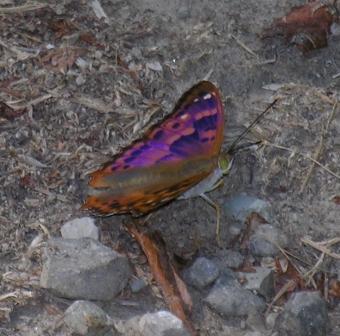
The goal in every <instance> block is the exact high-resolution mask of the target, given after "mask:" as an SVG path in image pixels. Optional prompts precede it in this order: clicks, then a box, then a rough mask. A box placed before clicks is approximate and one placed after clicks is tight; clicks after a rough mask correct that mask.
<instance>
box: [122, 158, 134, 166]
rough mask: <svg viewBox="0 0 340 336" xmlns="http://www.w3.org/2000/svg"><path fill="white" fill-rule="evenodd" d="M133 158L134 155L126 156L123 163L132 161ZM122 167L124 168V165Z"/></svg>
mask: <svg viewBox="0 0 340 336" xmlns="http://www.w3.org/2000/svg"><path fill="white" fill-rule="evenodd" d="M134 159H135V157H133V156H129V157H127V158H125V159H124V162H125V163H129V162H131V161H133V160H134ZM124 168H125V167H124Z"/></svg>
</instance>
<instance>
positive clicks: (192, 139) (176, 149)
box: [170, 130, 200, 156]
mask: <svg viewBox="0 0 340 336" xmlns="http://www.w3.org/2000/svg"><path fill="white" fill-rule="evenodd" d="M199 141H200V137H199V133H198V132H197V130H195V132H193V133H192V134H189V135H185V136H181V137H180V138H179V139H178V140H176V141H174V142H173V143H172V144H171V145H170V152H172V153H175V154H177V155H180V156H186V155H187V152H188V146H197V144H199Z"/></svg>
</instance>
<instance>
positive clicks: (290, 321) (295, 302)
mask: <svg viewBox="0 0 340 336" xmlns="http://www.w3.org/2000/svg"><path fill="white" fill-rule="evenodd" d="M328 325H329V320H328V315H327V306H326V302H325V301H324V300H323V299H322V298H321V296H320V294H319V293H318V292H307V291H305V292H299V293H295V294H293V295H292V296H291V297H290V299H289V300H288V301H287V303H286V304H285V307H284V311H283V312H282V313H281V314H280V315H279V316H278V318H277V319H276V321H275V327H274V330H275V331H276V332H277V334H278V336H295V335H299V336H326V335H328V333H327V332H328Z"/></svg>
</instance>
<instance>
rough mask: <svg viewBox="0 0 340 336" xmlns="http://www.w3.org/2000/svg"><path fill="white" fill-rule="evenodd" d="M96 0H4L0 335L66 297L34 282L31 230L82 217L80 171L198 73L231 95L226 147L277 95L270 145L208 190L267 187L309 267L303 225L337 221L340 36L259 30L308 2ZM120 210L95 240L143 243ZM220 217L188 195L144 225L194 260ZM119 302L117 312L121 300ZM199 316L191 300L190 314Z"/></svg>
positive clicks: (266, 126) (267, 124)
mask: <svg viewBox="0 0 340 336" xmlns="http://www.w3.org/2000/svg"><path fill="white" fill-rule="evenodd" d="M100 3H101V5H102V8H103V9H104V12H105V13H106V15H107V17H106V18H102V19H101V20H99V19H98V17H97V16H96V14H95V12H94V9H93V6H91V5H90V2H88V1H72V0H67V1H66V0H65V1H49V2H48V4H49V5H46V3H44V2H40V3H32V2H30V4H31V6H33V7H31V8H29V7H28V6H27V3H25V2H22V1H15V0H6V1H4V2H2V4H1V5H3V6H4V5H6V7H8V8H15V9H13V10H7V11H4V10H2V9H0V101H1V102H2V103H6V104H7V107H4V106H2V107H1V108H0V111H2V112H1V114H0V183H1V189H0V272H1V273H2V281H1V284H0V293H1V294H2V295H6V298H3V297H2V300H1V301H0V304H1V305H0V321H1V322H0V324H2V325H3V327H1V328H3V329H0V334H1V332H2V330H3V332H4V335H10V330H13V329H12V328H17V330H18V331H17V332H18V333H16V334H17V335H18V334H19V332H20V333H21V334H25V335H30V334H32V335H33V334H34V330H33V329H34V328H39V330H40V331H41V334H44V333H45V332H47V331H46V330H48V329H49V326H50V324H51V323H57V322H56V317H58V316H60V314H61V313H62V311H63V309H65V307H67V305H68V303H67V302H64V300H60V299H57V298H54V297H53V296H48V294H46V293H41V291H40V289H39V275H40V273H39V272H40V269H41V265H40V255H39V253H31V252H30V251H31V250H30V248H29V247H30V246H31V247H32V244H31V243H32V240H33V239H34V238H36V237H37V236H39V234H45V235H46V233H47V231H48V232H49V234H50V235H59V229H60V226H61V225H62V224H63V223H64V222H65V221H67V220H69V219H72V218H74V217H77V216H81V215H84V213H82V212H81V211H80V210H79V208H80V206H81V204H82V201H83V198H84V195H85V194H86V182H87V174H88V173H89V172H91V171H93V170H94V169H95V168H97V167H99V166H100V164H102V163H103V162H105V161H107V160H108V159H109V158H110V157H112V155H113V154H114V153H117V152H118V151H119V149H120V148H122V146H124V145H127V144H129V143H130V142H131V141H132V140H133V139H136V138H138V137H139V136H141V135H142V134H143V132H144V131H145V130H146V129H147V128H148V127H149V126H150V125H151V124H153V123H154V122H156V121H158V120H160V119H161V118H162V117H163V116H164V115H166V114H168V113H169V112H170V111H171V110H172V108H173V106H174V105H175V102H176V100H177V99H178V98H179V97H180V96H181V94H182V93H183V92H184V91H186V90H187V89H189V88H190V87H191V86H192V85H194V84H195V83H197V82H198V81H200V80H202V79H204V78H207V77H209V80H211V81H212V82H214V83H216V85H217V86H218V87H219V88H220V90H221V93H222V97H223V101H224V107H225V114H226V119H227V121H226V124H225V144H224V148H227V147H228V144H230V142H231V141H232V140H233V139H235V137H236V136H237V135H238V134H239V133H240V132H241V131H242V130H243V127H244V126H245V125H248V124H249V123H250V122H251V121H252V120H254V119H255V118H256V116H257V115H259V114H260V113H261V111H263V110H264V109H265V108H266V106H267V105H268V104H269V103H270V102H272V101H273V100H274V99H275V98H280V99H279V101H278V102H277V104H276V106H275V107H274V108H273V109H272V111H271V112H270V113H269V114H267V115H266V116H265V117H264V118H263V120H261V122H260V123H259V125H258V126H256V127H255V130H256V136H255V135H254V134H253V135H252V136H251V139H252V140H254V139H258V138H261V139H267V140H268V143H267V145H266V146H263V147H262V148H261V149H259V150H257V151H244V152H242V153H240V154H239V155H237V157H236V159H235V163H234V166H233V168H232V170H231V172H230V175H229V176H228V177H226V178H225V181H224V185H223V186H222V187H220V188H219V189H217V190H215V191H214V192H212V193H211V197H212V198H213V199H214V200H216V201H217V202H218V203H219V204H220V205H221V206H222V207H223V205H224V204H225V203H226V202H227V200H228V198H230V197H232V196H233V195H235V194H239V193H241V192H245V193H247V194H249V195H253V196H256V197H259V198H262V199H265V200H267V201H269V202H270V204H271V205H272V211H271V218H267V220H269V221H270V222H271V223H272V224H273V225H275V226H278V227H280V228H281V229H283V230H284V232H285V233H286V234H287V235H288V236H289V237H290V246H289V250H290V251H294V252H296V253H297V254H298V255H299V256H300V257H301V258H303V259H305V260H308V262H310V263H312V265H313V264H315V263H316V262H317V258H318V256H319V252H318V251H316V250H312V249H311V248H310V247H306V246H303V245H302V244H301V241H300V239H301V238H302V237H304V236H306V235H308V236H310V237H311V238H312V239H313V240H314V241H321V240H325V239H330V238H335V237H338V236H339V234H340V226H339V224H340V223H339V218H340V206H339V204H337V203H338V202H336V201H334V199H335V198H334V197H335V196H339V195H340V177H339V175H340V170H339V166H340V110H339V109H340V108H339V107H337V105H336V102H338V101H339V97H340V76H339V75H338V74H339V73H340V43H339V42H340V36H337V35H332V36H330V37H329V41H328V42H329V43H328V46H327V47H326V48H322V49H319V50H315V51H312V52H311V53H309V54H307V55H303V54H302V53H301V51H299V50H298V49H297V48H296V47H294V46H293V45H287V44H286V43H285V41H284V40H283V39H280V38H266V39H262V38H261V35H262V33H263V31H264V29H266V28H268V27H270V25H271V24H272V22H273V20H274V19H275V18H278V17H282V16H283V15H285V14H287V13H288V12H289V11H290V10H291V8H292V7H293V6H296V5H302V4H303V3H304V2H303V1H298V0H296V1H291V0H287V1H278V0H270V1H269V0H263V1H260V2H259V1H256V0H230V1H222V0H210V1H206V0H197V1H193V0H186V1H179V0H175V1H165V0H158V1H155V0H134V1H128V0H122V1H116V0H103V1H101V2H100ZM22 6H23V7H22ZM337 75H338V76H337ZM274 84H277V85H274ZM8 106H11V107H12V108H13V109H10V108H9V107H8ZM308 156H313V157H315V159H316V160H317V161H318V162H320V163H321V165H322V166H320V165H318V164H313V162H312V161H311V160H310V159H308V158H307V157H308ZM329 170H330V171H329ZM332 172H333V173H334V174H332ZM124 218H125V217H123V216H118V217H117V216H116V217H110V218H99V219H98V221H97V223H98V225H100V226H101V229H102V231H103V241H104V242H106V243H107V244H110V245H112V246H114V247H116V248H117V247H119V249H121V250H124V249H125V250H127V251H129V252H130V253H133V252H134V251H135V250H138V248H137V246H136V243H134V242H133V241H132V240H131V238H130V237H129V236H128V235H127V233H126V232H125V231H124V230H122V229H121V223H122V221H123V220H124ZM214 221H215V217H214V211H213V209H212V208H210V207H209V206H208V205H207V204H206V203H204V202H203V201H202V200H200V199H193V200H188V201H176V202H173V203H171V204H169V205H168V206H166V207H163V208H161V209H159V210H157V211H156V212H155V213H154V214H153V216H152V217H151V219H150V221H149V222H150V224H149V225H150V226H151V227H152V228H154V229H157V230H159V231H160V232H162V235H163V238H164V239H165V241H166V242H167V244H168V247H169V249H170V250H171V251H176V254H177V256H179V257H181V258H184V259H189V258H190V257H192V256H194V255H197V254H204V255H214V254H215V253H217V248H216V243H215V237H214V229H215V228H214ZM222 224H223V225H222V232H221V236H222V239H223V245H224V247H229V244H230V241H231V239H232V235H231V234H230V230H229V228H230V225H233V224H234V225H236V224H235V223H230V221H228V220H227V218H226V216H225V215H223V217H222ZM44 230H45V232H44ZM39 237H40V236H39ZM44 237H45V238H46V236H44ZM43 239H44V238H43ZM333 252H338V251H337V250H336V246H335V247H333ZM326 259H327V260H326V261H325V263H324V266H323V267H324V268H325V269H326V270H327V271H332V270H333V271H334V270H336V266H334V265H335V263H334V261H335V260H334V259H332V258H330V257H326ZM338 272H340V271H339V268H338ZM7 294H9V297H7ZM134 300H136V301H139V302H143V304H142V306H141V308H140V311H146V310H148V309H152V307H159V306H160V305H162V303H161V300H159V299H157V298H155V297H152V293H151V292H150V295H149V296H145V297H141V295H140V296H138V294H137V295H136V296H135V297H134ZM115 304H116V303H115ZM115 304H112V307H111V308H112V310H113V311H119V310H120V314H123V312H122V309H121V308H116V309H115V307H114V305H115ZM125 309H127V310H129V308H125ZM131 310H133V308H130V311H127V314H128V313H131ZM132 313H135V311H132ZM339 314H340V313H337V308H336V307H334V306H333V307H330V315H331V317H332V319H331V320H332V328H333V329H332V335H338V334H339V330H340V323H339V319H338V318H337V316H339ZM200 316H202V311H201V309H200V308H199V306H197V309H196V310H195V311H194V314H193V320H194V323H199V321H200ZM205 316H207V315H205ZM195 321H196V322H195ZM201 323H202V321H201ZM204 323H205V324H206V325H209V328H210V332H211V333H210V335H214V330H218V328H219V326H220V324H221V323H222V318H221V317H218V316H215V315H212V316H211V318H209V321H204ZM35 335H37V334H35Z"/></svg>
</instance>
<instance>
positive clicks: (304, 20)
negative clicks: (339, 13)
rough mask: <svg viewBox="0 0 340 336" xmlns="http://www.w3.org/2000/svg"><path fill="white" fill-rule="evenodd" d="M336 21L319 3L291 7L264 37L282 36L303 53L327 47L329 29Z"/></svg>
mask: <svg viewBox="0 0 340 336" xmlns="http://www.w3.org/2000/svg"><path fill="white" fill-rule="evenodd" d="M335 20H336V16H335V14H334V13H333V12H332V9H331V8H330V7H329V6H327V5H326V4H324V3H323V2H321V1H312V2H309V3H307V4H305V5H303V6H298V7H293V8H292V10H291V12H290V13H289V14H287V15H286V16H284V17H282V18H280V19H276V20H275V21H274V23H273V25H272V27H270V28H269V29H267V30H266V31H265V33H264V37H268V36H276V35H283V36H284V37H285V39H286V41H287V42H290V43H293V44H295V45H296V46H297V47H298V48H299V49H300V50H302V51H303V52H304V53H306V52H309V51H311V50H314V49H319V48H323V47H326V46H327V38H328V35H329V34H330V27H331V25H332V23H333V22H334V21H335Z"/></svg>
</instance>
